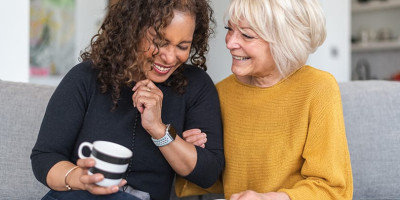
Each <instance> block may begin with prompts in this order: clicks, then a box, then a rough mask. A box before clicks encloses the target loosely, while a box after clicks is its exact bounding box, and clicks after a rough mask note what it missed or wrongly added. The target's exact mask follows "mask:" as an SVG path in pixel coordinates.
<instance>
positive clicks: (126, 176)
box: [123, 109, 139, 191]
mask: <svg viewBox="0 0 400 200" xmlns="http://www.w3.org/2000/svg"><path fill="white" fill-rule="evenodd" d="M135 110H136V111H135V114H136V115H135V121H134V123H133V131H132V145H131V151H132V153H133V148H134V147H135V135H136V127H137V122H138V119H139V112H138V110H137V109H135ZM132 165H133V156H132V158H131V159H130V161H129V165H128V170H127V171H126V173H125V180H128V176H129V173H130V172H131V171H132ZM126 188H128V184H125V185H124V187H123V191H125V190H126Z"/></svg>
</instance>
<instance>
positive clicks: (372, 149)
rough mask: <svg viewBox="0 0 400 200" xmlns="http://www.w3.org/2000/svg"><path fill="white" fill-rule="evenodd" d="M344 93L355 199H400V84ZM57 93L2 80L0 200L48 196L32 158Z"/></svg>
mask: <svg viewBox="0 0 400 200" xmlns="http://www.w3.org/2000/svg"><path fill="white" fill-rule="evenodd" d="M340 88H341V93H342V101H343V111H344V118H345V124H346V132H347V138H348V143H349V149H350V155H351V162H352V168H353V177H354V199H400V83H399V82H389V81H359V82H346V83H340ZM53 91H54V88H53V87H50V86H43V85H34V84H27V83H14V82H7V81H0V111H1V112H0V138H1V139H0V152H1V153H0V180H1V183H0V199H1V200H3V199H4V200H17V199H18V200H25V199H40V198H41V197H42V196H43V195H44V194H45V193H46V192H47V191H48V188H46V187H44V186H43V185H41V184H40V183H39V182H38V181H36V179H35V178H34V176H33V174H32V170H31V164H30V159H29V155H30V153H31V149H32V147H33V145H34V143H35V140H36V137H37V133H38V130H39V127H40V123H41V120H42V117H43V114H44V111H45V108H46V105H47V102H48V99H49V97H50V96H51V94H52V92H53ZM216 197H217V196H212V195H208V196H205V197H190V198H185V199H187V200H188V199H190V200H194V199H214V198H216ZM166 199H168V197H167V198H166ZM171 199H176V198H175V197H172V198H171Z"/></svg>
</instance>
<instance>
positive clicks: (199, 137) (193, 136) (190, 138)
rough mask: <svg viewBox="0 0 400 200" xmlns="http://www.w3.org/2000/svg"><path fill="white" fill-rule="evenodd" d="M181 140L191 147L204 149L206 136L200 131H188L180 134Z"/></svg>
mask: <svg viewBox="0 0 400 200" xmlns="http://www.w3.org/2000/svg"><path fill="white" fill-rule="evenodd" d="M182 136H183V139H184V140H185V141H186V142H189V143H192V144H193V145H196V146H199V147H202V148H205V143H206V142H207V134H206V133H203V132H201V130H200V129H190V130H186V131H184V132H183V133H182Z"/></svg>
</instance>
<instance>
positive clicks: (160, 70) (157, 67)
mask: <svg viewBox="0 0 400 200" xmlns="http://www.w3.org/2000/svg"><path fill="white" fill-rule="evenodd" d="M151 66H152V67H153V69H154V70H155V71H157V72H158V73H160V74H167V73H168V72H169V71H170V70H171V69H172V67H173V66H165V65H160V64H156V63H153V64H152V65H151Z"/></svg>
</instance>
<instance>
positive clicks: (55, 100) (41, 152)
mask: <svg viewBox="0 0 400 200" xmlns="http://www.w3.org/2000/svg"><path fill="white" fill-rule="evenodd" d="M181 67H184V68H185V69H184V75H185V76H186V77H187V80H188V85H187V87H186V89H185V93H184V94H177V93H176V92H174V91H173V89H172V88H170V87H168V86H166V85H164V84H156V85H157V87H159V88H160V89H161V91H162V92H163V94H164V99H163V105H162V121H163V122H164V123H165V124H167V123H170V124H172V125H173V126H174V127H175V129H176V130H177V133H178V135H179V136H181V137H182V132H183V131H184V130H187V129H191V128H200V129H201V130H202V131H203V132H205V133H207V139H208V140H207V144H206V148H205V149H203V148H199V147H196V150H197V162H196V166H195V168H194V170H193V171H192V172H191V173H190V174H189V175H188V176H186V177H185V178H186V179H188V180H189V181H192V182H194V183H196V184H198V185H199V186H202V187H210V186H211V185H212V184H213V183H214V182H215V181H216V180H217V179H218V177H219V175H220V173H221V171H222V169H223V167H224V162H225V161H224V155H223V144H222V125H221V117H220V107H219V100H218V95H217V91H216V89H215V86H214V83H213V82H212V80H211V79H210V77H209V76H208V75H207V73H205V72H204V71H203V70H201V69H199V68H197V67H194V66H190V65H183V66H181ZM96 77H97V71H96V70H95V69H93V68H92V67H91V62H83V63H80V64H78V65H77V66H75V67H74V68H72V69H71V70H70V71H69V72H68V73H67V75H66V76H65V77H64V79H63V80H62V81H61V83H60V84H59V86H58V87H57V89H56V90H55V92H54V94H53V95H52V97H51V99H50V101H49V104H48V106H47V109H46V113H45V116H44V118H43V121H42V125H41V128H40V131H39V135H38V139H37V142H36V144H35V146H34V148H33V150H32V154H31V161H32V168H33V172H34V174H35V176H36V178H37V179H38V180H39V181H40V182H42V183H43V184H45V185H47V183H46V176H47V173H48V172H49V170H50V168H51V167H53V166H54V165H55V164H56V163H58V162H60V161H64V160H66V161H71V162H73V163H76V161H77V159H78V154H77V149H78V147H79V145H80V144H81V143H82V142H84V141H88V142H93V141H96V140H106V141H112V142H115V143H119V144H121V145H123V146H126V147H128V148H129V149H131V150H132V151H133V158H132V159H133V160H132V166H131V167H132V168H131V171H130V173H129V176H128V177H127V181H128V184H129V185H130V186H132V187H133V188H135V189H138V190H141V191H145V192H148V193H150V196H151V198H152V199H168V198H169V196H170V191H171V186H172V182H173V179H174V175H175V172H174V171H173V169H172V168H171V167H170V166H169V164H168V162H167V161H166V159H165V158H164V157H163V155H162V154H161V152H160V150H159V149H158V147H156V146H155V145H154V143H153V142H152V140H151V136H150V135H149V134H148V133H147V132H146V131H145V130H144V128H143V127H142V126H141V121H140V115H139V116H138V122H137V127H136V128H135V136H134V137H133V132H134V121H135V118H136V115H138V114H139V113H138V111H137V109H136V108H134V107H133V104H132V98H131V97H132V94H133V92H132V91H131V88H127V87H126V88H122V90H121V96H120V99H119V101H118V107H117V109H116V110H114V111H112V110H111V109H112V107H113V103H112V98H111V94H110V93H101V92H100V90H99V84H98V82H97V79H96ZM133 140H134V147H133V149H132V143H133Z"/></svg>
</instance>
